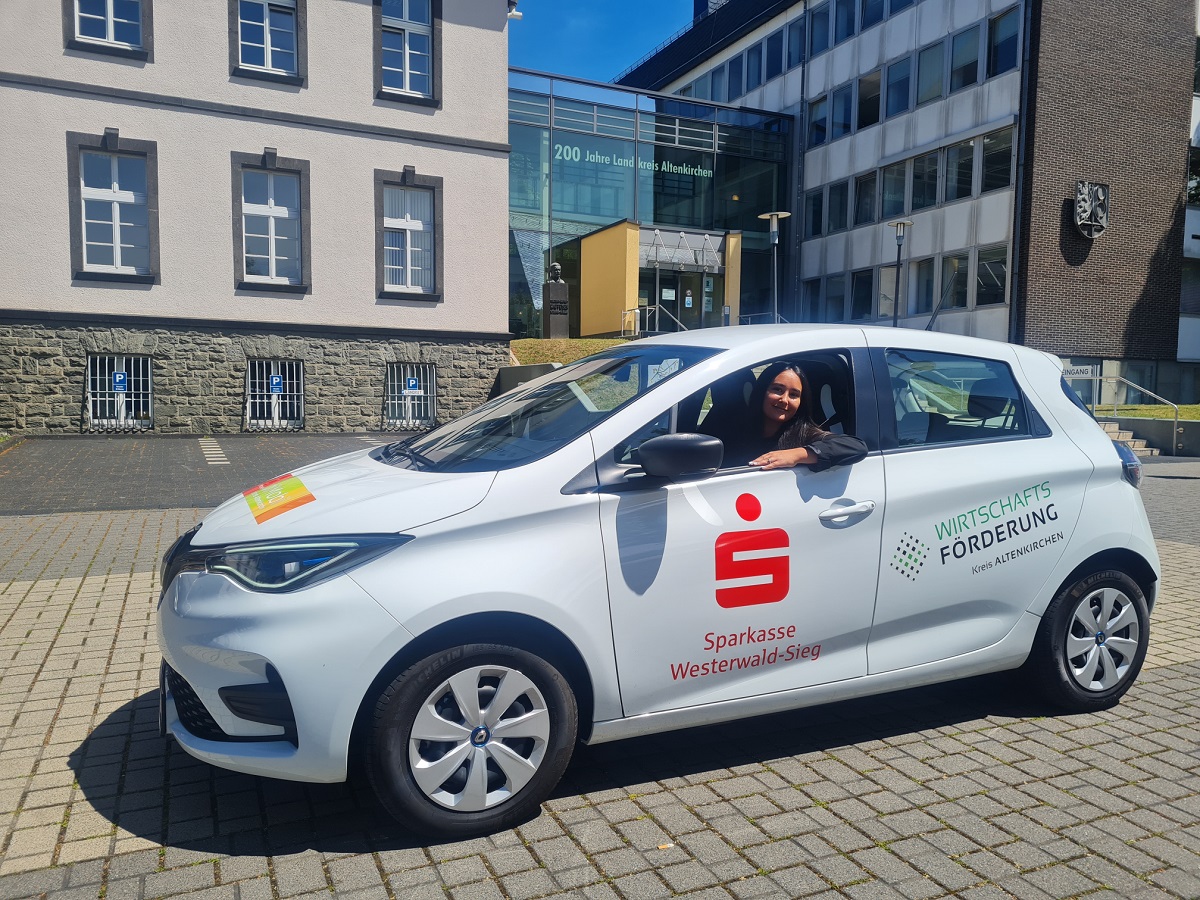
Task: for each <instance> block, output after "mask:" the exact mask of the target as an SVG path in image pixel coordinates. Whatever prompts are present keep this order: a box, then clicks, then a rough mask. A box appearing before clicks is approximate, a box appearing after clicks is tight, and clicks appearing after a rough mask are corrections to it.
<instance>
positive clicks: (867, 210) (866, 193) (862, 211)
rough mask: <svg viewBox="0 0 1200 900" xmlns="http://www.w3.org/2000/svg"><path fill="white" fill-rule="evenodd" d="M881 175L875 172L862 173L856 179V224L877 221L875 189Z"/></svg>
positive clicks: (868, 223) (867, 223)
mask: <svg viewBox="0 0 1200 900" xmlns="http://www.w3.org/2000/svg"><path fill="white" fill-rule="evenodd" d="M878 182H879V176H878V175H877V174H876V173H875V172H868V173H867V174H866V175H860V176H858V178H856V179H855V180H854V224H855V225H870V224H871V223H872V222H874V221H875V191H876V186H877V184H878Z"/></svg>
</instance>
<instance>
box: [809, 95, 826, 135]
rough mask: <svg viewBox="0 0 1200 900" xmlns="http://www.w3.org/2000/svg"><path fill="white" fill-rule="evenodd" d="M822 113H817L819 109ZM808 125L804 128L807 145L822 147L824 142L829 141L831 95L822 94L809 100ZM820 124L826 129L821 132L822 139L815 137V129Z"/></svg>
mask: <svg viewBox="0 0 1200 900" xmlns="http://www.w3.org/2000/svg"><path fill="white" fill-rule="evenodd" d="M818 110H819V111H820V113H821V115H820V116H818V115H817V111H818ZM805 122H806V127H805V129H804V137H805V146H807V147H820V146H822V145H823V144H828V143H829V97H828V96H827V95H826V94H822V95H821V96H820V97H817V98H816V99H814V100H811V101H809V104H808V115H806V116H805ZM818 124H819V125H820V126H821V127H822V128H823V129H824V131H823V132H822V133H821V136H820V137H821V139H820V140H815V139H814V131H815V129H816V127H817V126H818Z"/></svg>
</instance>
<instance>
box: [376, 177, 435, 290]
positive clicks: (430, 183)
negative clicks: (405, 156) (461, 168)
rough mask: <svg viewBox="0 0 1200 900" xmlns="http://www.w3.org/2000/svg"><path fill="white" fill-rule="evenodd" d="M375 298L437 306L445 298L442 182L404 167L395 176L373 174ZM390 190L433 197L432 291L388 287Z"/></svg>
mask: <svg viewBox="0 0 1200 900" xmlns="http://www.w3.org/2000/svg"><path fill="white" fill-rule="evenodd" d="M374 178H375V296H376V297H377V298H378V299H381V300H419V301H422V302H425V303H440V302H441V301H442V299H443V298H444V296H445V281H444V280H443V279H444V277H445V255H446V254H445V252H444V251H445V220H446V217H445V212H444V208H443V193H442V191H443V180H442V178H440V177H439V176H436V175H418V174H417V171H416V169H415V168H413V167H412V166H406V167H405V168H404V169H403V170H401V171H398V172H393V171H389V170H387V169H376V170H375V175H374ZM389 187H399V188H418V189H421V190H427V191H430V192H431V193H432V194H433V273H434V274H433V277H434V282H433V290H432V291H422V290H414V289H411V288H410V289H407V290H406V289H402V288H400V287H398V286H394V285H388V284H387V275H386V267H385V265H384V260H385V256H386V251H385V249H384V244H385V242H384V237H385V232H386V230H387V229H386V227H385V225H384V217H383V211H384V199H383V198H384V191H385V189H386V188H389Z"/></svg>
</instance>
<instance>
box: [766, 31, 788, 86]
mask: <svg viewBox="0 0 1200 900" xmlns="http://www.w3.org/2000/svg"><path fill="white" fill-rule="evenodd" d="M766 46H767V57H766V61H765V63H764V64H765V66H766V72H765V73H764V74H765V77H764V79H763V80H764V81H770V80H771V79H772V78H777V77H779V76H780V75H782V74H783V29H782V28H780V29H779V30H778V31H776V32H775V33H774V34H773V35H771V36H770V37H768V38H767V44H766Z"/></svg>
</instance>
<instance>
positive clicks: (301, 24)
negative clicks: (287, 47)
mask: <svg viewBox="0 0 1200 900" xmlns="http://www.w3.org/2000/svg"><path fill="white" fill-rule="evenodd" d="M246 2H250V3H258V4H261V5H262V6H263V7H264V8H265V9H266V11H267V20H268V21H269V18H270V8H271V7H272V6H277V7H287V8H289V9H291V10H293V12H294V14H295V25H296V30H295V40H296V71H295V72H287V71H284V70H283V69H270V68H266V67H261V68H260V67H258V66H249V65H246V64H244V63H243V62H242V27H241V21H242V19H241V4H242V0H229V74H230V75H232V76H234V77H237V78H249V79H254V80H258V81H270V82H274V83H275V84H289V85H293V86H296V87H303V86H304V85H305V82H306V81H307V78H308V0H246ZM264 27H265V28H266V30H267V33H268V34H269V33H270V26H269V24H268V25H265V26H264ZM265 61H266V60H265V59H264V62H265Z"/></svg>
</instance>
